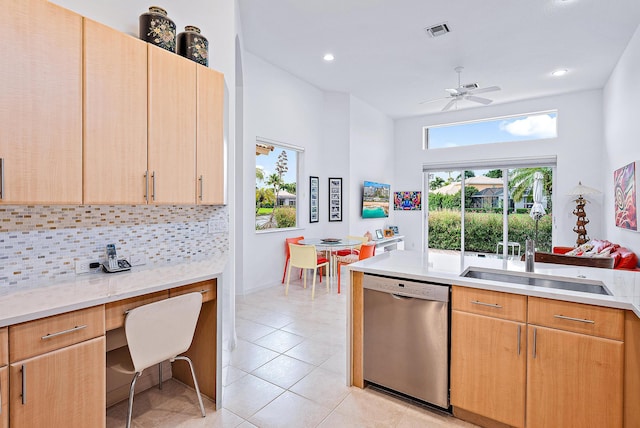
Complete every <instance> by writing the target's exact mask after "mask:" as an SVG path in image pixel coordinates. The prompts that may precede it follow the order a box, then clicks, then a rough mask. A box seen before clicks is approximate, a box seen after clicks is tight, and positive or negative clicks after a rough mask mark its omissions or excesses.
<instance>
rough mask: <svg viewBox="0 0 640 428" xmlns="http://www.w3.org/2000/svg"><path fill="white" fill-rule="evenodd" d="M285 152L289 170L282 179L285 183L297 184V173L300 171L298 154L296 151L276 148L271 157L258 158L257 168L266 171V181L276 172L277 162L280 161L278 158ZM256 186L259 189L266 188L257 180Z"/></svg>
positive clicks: (261, 156)
mask: <svg viewBox="0 0 640 428" xmlns="http://www.w3.org/2000/svg"><path fill="white" fill-rule="evenodd" d="M283 151H285V152H287V166H288V168H289V170H288V171H287V172H286V173H285V174H284V176H283V177H282V178H283V179H284V182H285V183H295V182H296V171H297V170H298V152H296V151H295V150H287V149H282V148H279V147H276V148H275V149H274V150H273V151H272V152H270V153H269V155H260V156H256V168H260V169H262V170H263V171H264V177H265V179H266V178H267V177H268V176H270V175H271V174H273V173H275V172H276V162H277V161H278V156H280V153H282V152H283ZM256 185H257V186H258V187H266V185H265V184H264V183H259V182H258V181H257V180H256Z"/></svg>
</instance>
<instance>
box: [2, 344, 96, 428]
mask: <svg viewBox="0 0 640 428" xmlns="http://www.w3.org/2000/svg"><path fill="white" fill-rule="evenodd" d="M10 367H11V368H10V377H11V388H10V389H11V390H10V406H11V407H10V419H11V427H12V428H22V427H25V428H31V427H104V426H105V416H104V414H105V389H106V385H105V339H104V336H102V337H99V338H96V339H92V340H89V341H86V342H82V343H79V344H77V345H72V346H69V347H67V348H62V349H59V350H57V351H53V352H49V353H46V354H43V355H40V356H38V357H34V358H30V359H27V360H23V361H19V362H16V363H12V364H11V366H10Z"/></svg>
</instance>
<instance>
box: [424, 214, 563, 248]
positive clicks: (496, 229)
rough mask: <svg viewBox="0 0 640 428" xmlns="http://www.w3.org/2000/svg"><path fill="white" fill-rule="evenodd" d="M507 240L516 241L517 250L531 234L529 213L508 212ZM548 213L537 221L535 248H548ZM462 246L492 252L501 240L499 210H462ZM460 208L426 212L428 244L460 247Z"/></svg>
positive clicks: (549, 227)
mask: <svg viewBox="0 0 640 428" xmlns="http://www.w3.org/2000/svg"><path fill="white" fill-rule="evenodd" d="M508 222H509V239H508V240H509V241H512V242H519V243H520V246H521V254H522V251H524V247H525V241H526V239H527V238H528V237H529V238H533V237H534V234H535V221H534V220H533V219H532V218H531V217H530V216H529V214H528V213H527V214H509V216H508ZM551 226H552V225H551V216H550V215H545V216H543V217H542V218H541V219H540V221H539V222H538V242H537V243H536V247H537V249H538V250H539V251H547V252H550V251H551ZM464 227H465V238H464V239H465V249H466V250H468V251H477V252H481V253H495V251H496V244H497V243H498V242H501V241H502V214H501V213H495V214H494V213H490V212H487V213H479V212H466V213H465V225H464ZM460 229H461V227H460V212H459V211H453V210H441V211H430V212H429V247H430V248H439V249H444V250H460Z"/></svg>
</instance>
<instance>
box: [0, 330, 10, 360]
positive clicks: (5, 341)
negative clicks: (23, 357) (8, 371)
mask: <svg viewBox="0 0 640 428" xmlns="http://www.w3.org/2000/svg"><path fill="white" fill-rule="evenodd" d="M7 364H9V329H8V328H7V327H4V328H0V367H2V366H6V365H7Z"/></svg>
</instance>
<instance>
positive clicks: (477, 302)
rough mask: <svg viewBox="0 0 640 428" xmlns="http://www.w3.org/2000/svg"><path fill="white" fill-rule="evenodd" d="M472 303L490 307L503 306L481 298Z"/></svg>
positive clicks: (498, 307)
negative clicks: (486, 301)
mask: <svg viewBox="0 0 640 428" xmlns="http://www.w3.org/2000/svg"><path fill="white" fill-rule="evenodd" d="M471 303H473V304H474V305H482V306H489V307H490V308H496V309H502V306H500V305H498V304H496V303H485V302H481V301H479V300H472V301H471Z"/></svg>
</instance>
